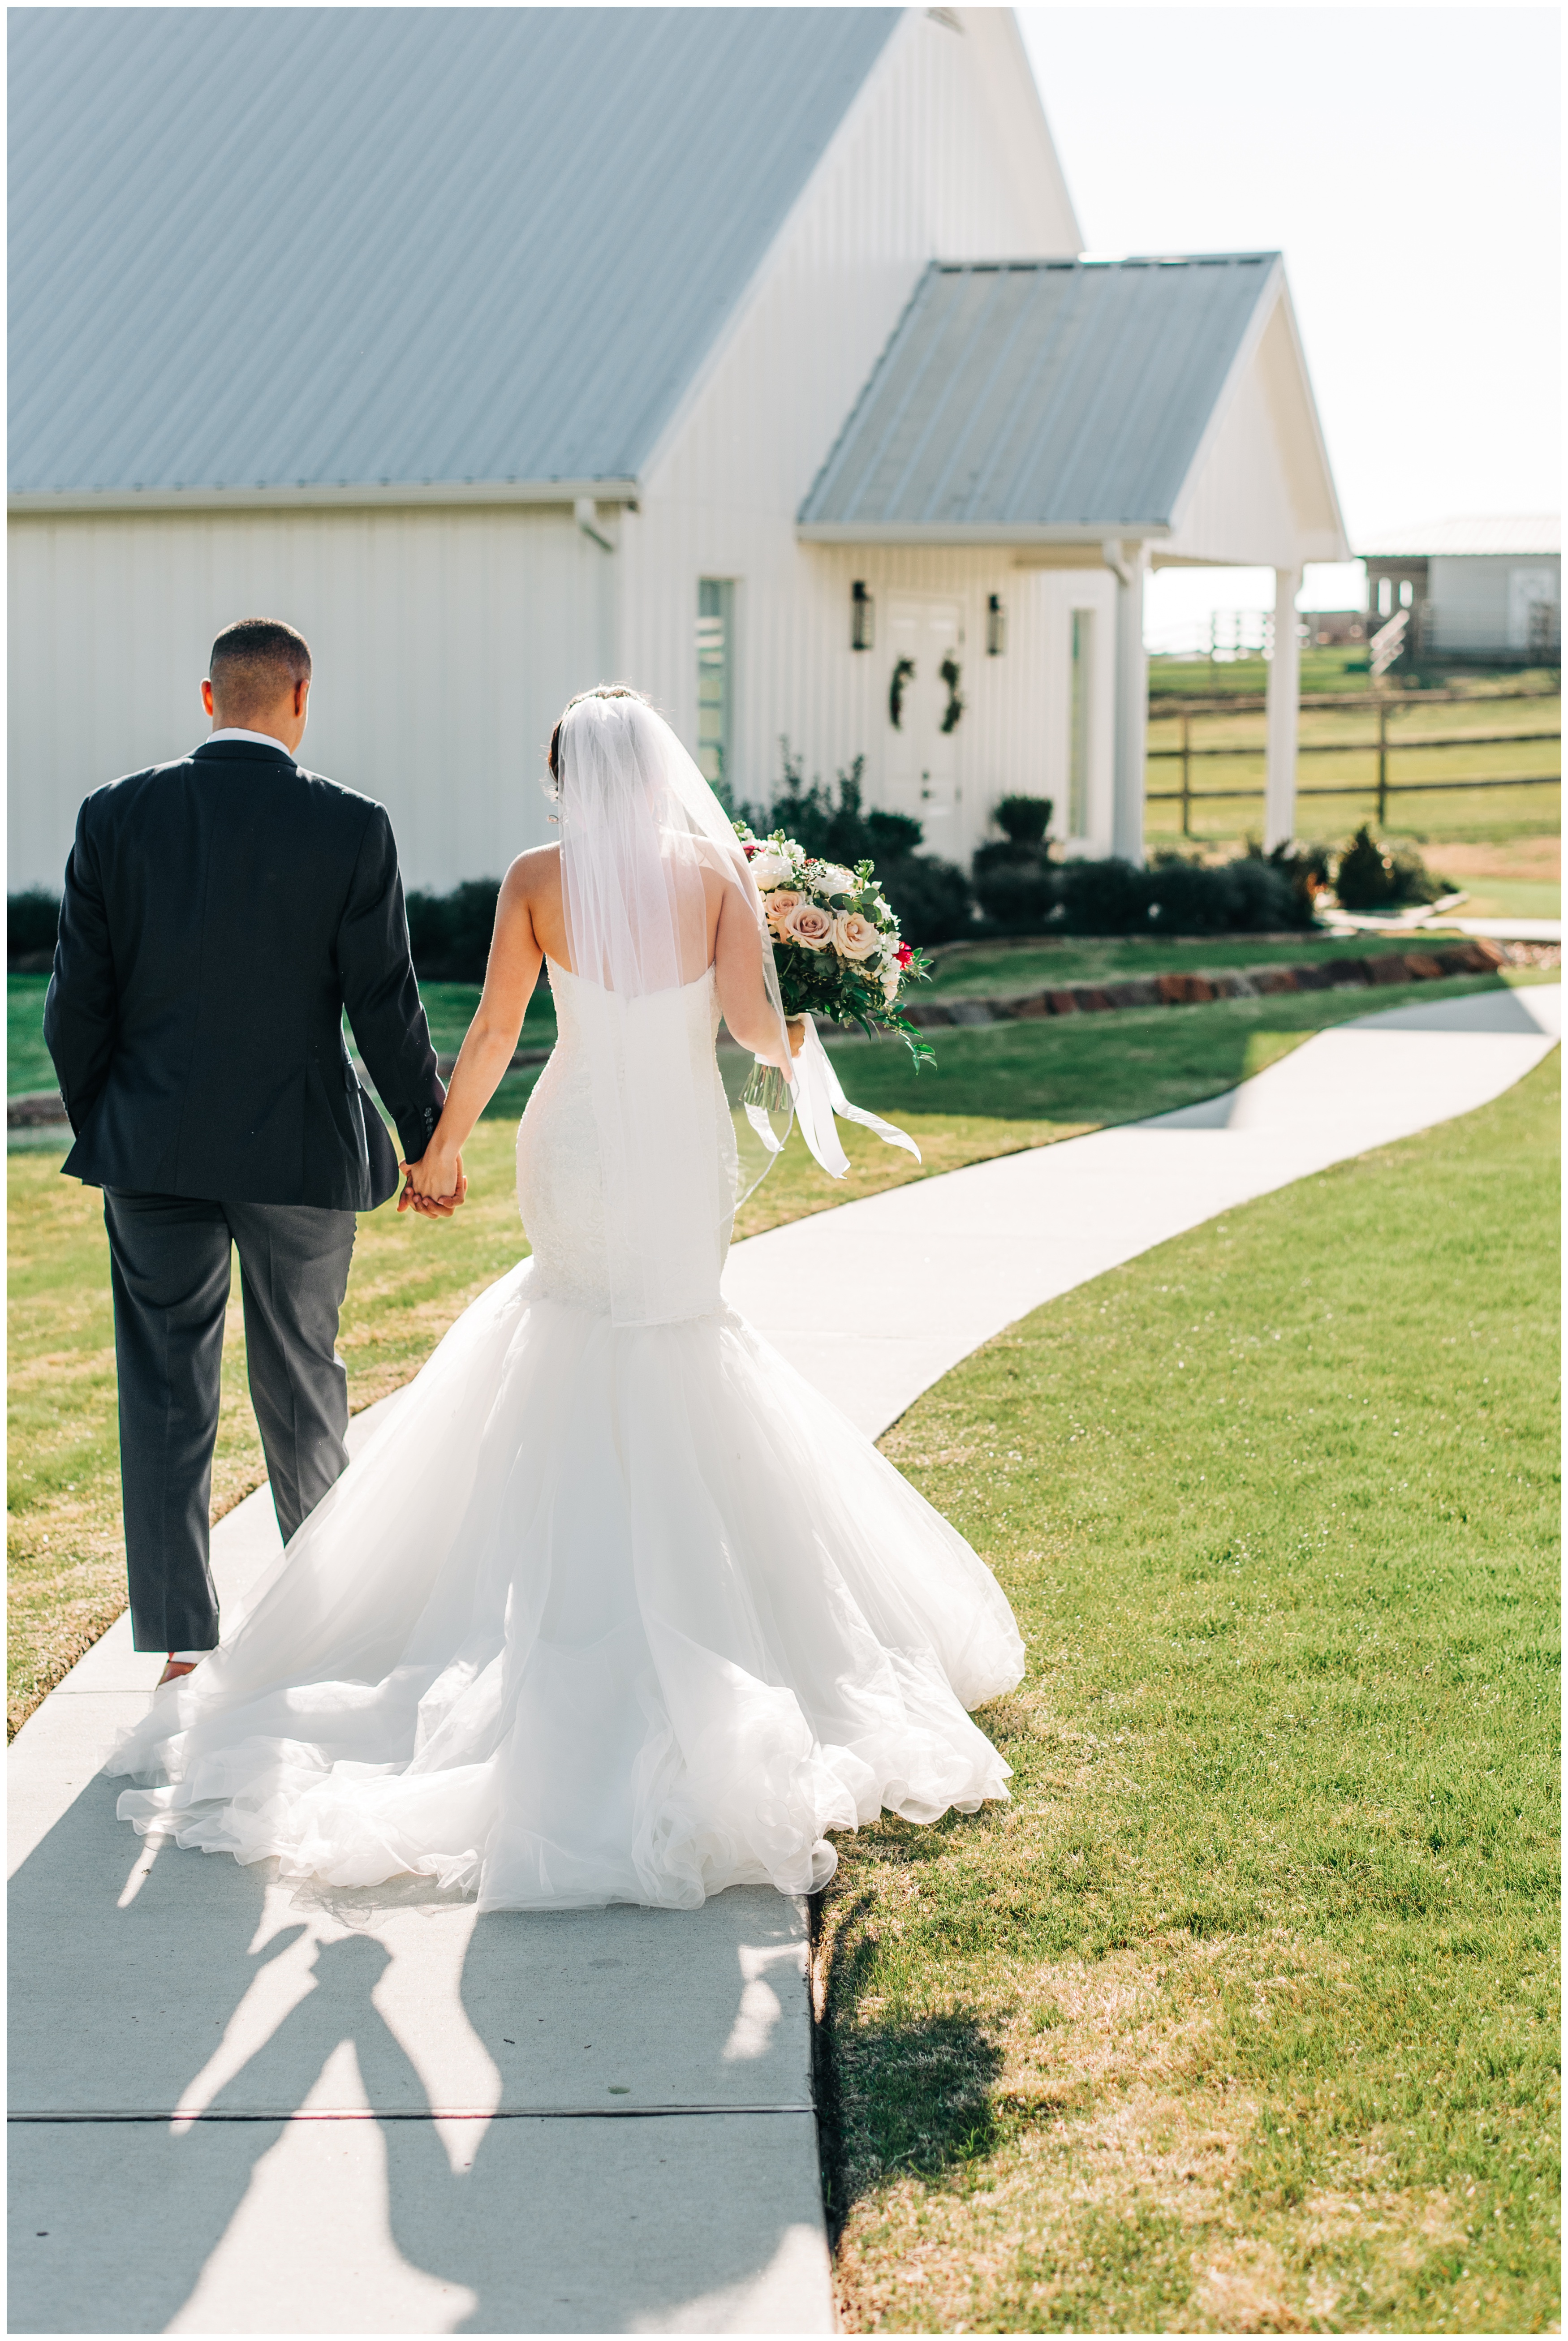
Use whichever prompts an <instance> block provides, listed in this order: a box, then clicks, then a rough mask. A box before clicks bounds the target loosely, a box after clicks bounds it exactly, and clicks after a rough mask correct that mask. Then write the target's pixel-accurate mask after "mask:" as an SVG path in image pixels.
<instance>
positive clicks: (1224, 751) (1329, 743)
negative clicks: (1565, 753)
mask: <svg viewBox="0 0 1568 2341" xmlns="http://www.w3.org/2000/svg"><path fill="white" fill-rule="evenodd" d="M1523 700H1529V701H1531V702H1534V703H1537V704H1549V703H1551V702H1549V701H1548V700H1547V697H1546V694H1545V693H1544V692H1536V691H1496V692H1487V693H1486V694H1485V696H1484V698H1479V697H1477V696H1476V695H1475V694H1474V693H1473V692H1464V691H1423V692H1421V694H1420V696H1419V697H1415V696H1412V697H1410V698H1408V699H1406V698H1404V697H1399V698H1393V697H1383V695H1381V694H1379V695H1377V696H1375V697H1373V696H1369V695H1368V694H1367V693H1366V692H1356V693H1354V694H1353V695H1348V696H1335V695H1332V694H1324V695H1323V696H1315V695H1314V696H1313V697H1312V698H1310V699H1303V701H1302V703H1301V704H1302V712H1303V714H1306V713H1315V712H1317V711H1318V710H1319V709H1326V708H1335V707H1338V708H1353V709H1355V710H1356V711H1358V712H1360V713H1362V714H1364V715H1366V716H1367V717H1368V718H1369V719H1370V720H1371V722H1372V723H1373V732H1372V735H1371V736H1370V737H1369V738H1367V739H1365V740H1323V741H1315V740H1303V741H1301V742H1299V743H1298V745H1297V748H1296V756H1297V760H1298V770H1299V764H1300V759H1301V758H1303V757H1305V756H1364V755H1366V754H1368V753H1369V752H1375V754H1376V757H1377V777H1376V780H1375V781H1374V782H1368V781H1366V780H1364V779H1363V780H1356V781H1346V782H1343V783H1337V782H1328V783H1327V784H1326V785H1319V786H1316V787H1311V786H1302V785H1301V784H1299V783H1298V785H1297V788H1296V795H1297V797H1298V799H1299V798H1302V797H1350V796H1362V795H1364V794H1365V793H1366V792H1367V791H1368V789H1369V788H1371V789H1373V790H1374V791H1375V793H1376V797H1377V821H1378V826H1379V827H1380V828H1382V827H1383V826H1384V825H1385V823H1386V822H1387V818H1388V801H1389V799H1390V798H1391V797H1398V796H1430V795H1431V794H1432V793H1433V792H1434V791H1438V790H1444V789H1545V788H1560V787H1561V786H1562V782H1563V772H1562V757H1561V754H1559V757H1558V760H1557V761H1558V769H1557V771H1556V772H1515V773H1507V772H1504V773H1486V774H1484V775H1481V776H1477V777H1474V778H1472V779H1463V778H1461V779H1451V780H1441V781H1433V780H1421V781H1397V780H1391V779H1390V778H1389V772H1388V762H1389V758H1390V757H1391V756H1395V755H1402V754H1403V753H1404V752H1405V751H1406V750H1408V749H1413V748H1421V749H1428V750H1430V749H1433V748H1453V749H1460V748H1501V747H1513V746H1515V745H1519V746H1523V745H1525V744H1526V743H1534V742H1540V741H1543V740H1555V741H1557V742H1559V744H1561V742H1562V738H1563V720H1562V716H1561V714H1559V716H1558V720H1557V722H1555V724H1553V728H1552V729H1551V731H1550V732H1423V733H1422V734H1419V735H1416V736H1412V735H1410V734H1408V733H1405V732H1396V733H1395V735H1394V736H1393V738H1392V739H1391V738H1390V737H1389V728H1388V720H1389V717H1390V715H1391V714H1393V715H1403V714H1408V713H1415V712H1419V711H1420V710H1421V709H1422V708H1423V707H1431V706H1434V705H1437V706H1442V705H1455V704H1457V703H1459V702H1463V703H1464V704H1465V705H1466V706H1469V707H1473V708H1476V709H1477V710H1483V709H1485V708H1490V707H1498V706H1502V705H1504V704H1507V703H1510V702H1519V701H1523ZM1266 703H1267V702H1265V701H1263V700H1262V699H1243V698H1236V699H1184V700H1182V701H1180V702H1178V703H1177V704H1175V705H1174V706H1173V705H1170V704H1169V703H1167V704H1166V705H1164V706H1162V705H1161V703H1160V702H1159V700H1158V699H1155V700H1153V701H1151V702H1150V707H1149V720H1150V722H1161V721H1165V722H1169V721H1170V719H1171V717H1172V716H1176V717H1178V718H1179V720H1180V722H1181V726H1182V736H1181V743H1180V745H1179V746H1177V747H1174V748H1151V749H1150V750H1149V752H1148V761H1149V762H1150V763H1155V762H1178V763H1180V765H1181V768H1182V780H1181V786H1180V787H1179V788H1174V789H1150V790H1148V791H1147V792H1146V794H1145V802H1147V803H1149V804H1179V805H1180V806H1181V808H1182V835H1183V837H1190V836H1191V835H1192V833H1193V831H1192V818H1193V802H1194V801H1196V802H1198V803H1199V804H1209V803H1224V802H1236V801H1237V800H1239V799H1243V798H1247V797H1255V798H1259V799H1261V798H1262V797H1263V788H1264V784H1263V782H1262V781H1256V782H1250V783H1249V784H1248V785H1247V786H1246V787H1245V788H1239V789H1211V788H1202V789H1194V788H1193V764H1194V763H1206V762H1209V760H1210V759H1211V758H1213V757H1217V756H1251V757H1253V758H1257V757H1259V756H1262V755H1263V753H1264V751H1263V748H1262V747H1261V746H1260V745H1258V744H1257V743H1256V742H1253V743H1252V744H1250V745H1247V746H1240V747H1237V746H1232V745H1230V744H1229V743H1228V742H1215V743H1214V744H1213V745H1212V746H1211V745H1204V744H1202V743H1200V744H1199V745H1198V746H1196V747H1194V746H1193V719H1194V718H1195V717H1203V716H1215V715H1253V714H1261V713H1262V712H1263V709H1264V707H1265V705H1266Z"/></svg>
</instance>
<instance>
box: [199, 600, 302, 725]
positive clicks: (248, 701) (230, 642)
mask: <svg viewBox="0 0 1568 2341" xmlns="http://www.w3.org/2000/svg"><path fill="white" fill-rule="evenodd" d="M207 680H208V681H209V682H210V683H211V684H212V686H213V697H214V698H215V699H219V700H222V702H223V704H224V708H225V712H226V713H228V714H231V715H232V714H235V713H236V712H244V710H245V709H246V708H247V707H271V706H274V705H275V703H276V702H277V701H278V700H279V699H281V698H282V696H283V694H284V692H285V691H288V692H292V691H293V689H294V687H295V683H297V682H309V680H310V644H309V643H307V642H306V641H305V636H304V635H303V634H302V633H300V632H299V631H298V629H297V628H296V627H294V626H287V625H285V623H284V622H283V620H282V619H281V618H236V619H235V623H234V624H233V625H232V626H225V628H224V630H223V632H222V633H221V634H220V635H219V636H218V638H217V640H216V642H215V643H214V644H213V655H212V661H211V663H210V665H209V666H208V668H207Z"/></svg>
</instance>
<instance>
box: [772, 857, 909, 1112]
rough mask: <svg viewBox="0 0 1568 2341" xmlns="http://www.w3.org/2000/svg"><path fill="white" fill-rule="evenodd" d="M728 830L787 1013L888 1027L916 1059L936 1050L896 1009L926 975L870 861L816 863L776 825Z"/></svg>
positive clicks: (864, 1026) (871, 1028) (870, 1031)
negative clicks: (744, 865)
mask: <svg viewBox="0 0 1568 2341" xmlns="http://www.w3.org/2000/svg"><path fill="white" fill-rule="evenodd" d="M735 835H736V836H737V837H738V838H739V839H740V842H741V848H742V851H743V852H744V854H745V857H746V861H747V862H748V864H749V865H750V869H751V873H752V876H753V877H754V879H755V881H756V884H757V891H758V892H759V893H760V894H761V896H762V898H763V909H764V911H765V912H766V914H767V922H768V926H769V929H770V931H772V934H773V939H774V961H775V963H776V965H777V967H778V973H779V990H780V991H781V993H782V994H783V997H784V1013H785V1015H786V1016H826V1017H831V1018H832V1020H833V1021H834V1023H835V1024H858V1025H859V1026H860V1027H861V1029H862V1031H864V1032H865V1033H866V1034H867V1035H873V1034H874V1033H875V1032H877V1031H884V1032H896V1033H898V1034H899V1035H900V1036H901V1037H902V1038H903V1039H904V1041H907V1042H908V1044H909V1049H910V1053H911V1054H912V1055H913V1057H914V1061H915V1063H916V1065H917V1066H918V1065H934V1063H935V1062H936V1052H935V1051H934V1049H933V1048H932V1046H931V1044H930V1042H929V1041H927V1040H926V1039H925V1038H924V1034H923V1033H922V1032H921V1031H919V1029H918V1028H917V1027H916V1026H915V1025H914V1024H912V1023H911V1022H910V1021H909V1019H908V1018H907V1017H906V1016H904V1015H903V1014H901V1012H900V1010H899V1001H901V999H902V998H903V997H904V992H905V991H906V990H907V989H908V987H909V986H910V984H912V983H921V982H927V981H929V980H930V975H929V970H928V968H927V966H926V962H925V958H924V953H923V952H921V951H916V950H914V948H913V947H912V946H911V945H910V944H908V943H906V942H905V941H904V938H903V936H902V935H901V934H900V932H899V928H898V921H897V919H896V918H895V917H894V911H893V908H892V905H891V904H890V903H889V902H888V900H887V897H886V896H885V895H884V892H883V891H882V889H881V887H880V886H879V885H878V884H877V882H876V877H875V871H874V863H872V862H856V864H855V866H854V869H853V870H847V869H845V868H844V864H843V863H842V862H819V861H818V860H816V858H815V857H814V855H812V854H809V853H807V852H806V851H805V850H804V847H803V846H801V845H798V844H796V842H795V841H794V838H793V837H786V836H785V835H784V832H783V830H782V829H777V830H774V833H773V835H772V836H771V837H757V836H755V835H754V833H753V832H752V831H751V830H750V829H748V828H747V826H746V824H745V822H744V821H737V822H736V823H735Z"/></svg>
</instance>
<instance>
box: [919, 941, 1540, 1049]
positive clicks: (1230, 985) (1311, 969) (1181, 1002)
mask: <svg viewBox="0 0 1568 2341" xmlns="http://www.w3.org/2000/svg"><path fill="white" fill-rule="evenodd" d="M1507 956H1508V955H1507V953H1506V952H1505V951H1503V949H1502V947H1501V945H1499V944H1497V943H1494V942H1488V941H1483V939H1482V938H1480V937H1479V936H1472V937H1470V938H1469V939H1468V940H1466V941H1464V942H1462V943H1444V944H1443V945H1442V946H1441V947H1439V948H1435V949H1433V950H1431V951H1378V952H1376V953H1375V954H1373V956H1371V957H1369V958H1366V959H1317V960H1297V961H1292V962H1289V963H1282V962H1280V961H1274V962H1273V963H1272V964H1270V965H1267V966H1263V967H1233V968H1214V969H1211V970H1209V971H1206V972H1205V973H1203V974H1191V975H1189V974H1186V973H1183V972H1176V971H1173V972H1172V973H1170V974H1168V975H1141V976H1133V977H1129V978H1127V979H1125V980H1124V981H1119V982H1116V983H1066V984H1061V985H1058V986H1054V987H1052V988H1050V989H1047V990H1046V991H1026V992H1016V993H1012V994H1009V995H1006V996H1004V997H1001V998H996V999H988V1000H919V1001H912V1002H911V1003H910V1005H909V1007H908V1008H907V1009H906V1010H905V1011H904V1012H905V1014H906V1015H907V1016H908V1018H909V1021H910V1022H911V1023H912V1024H917V1025H919V1026H920V1027H921V1029H922V1030H923V1031H925V1030H930V1029H932V1028H933V1027H935V1026H937V1025H943V1024H996V1023H1002V1022H1005V1021H1009V1020H1011V1019H1014V1018H1017V1017H1029V1016H1083V1015H1103V1014H1104V1013H1105V1012H1106V1011H1109V1010H1114V1009H1118V1008H1185V1007H1192V1006H1195V1005H1196V1004H1198V1003H1199V1002H1201V1001H1207V1000H1263V999H1267V998H1268V997H1269V995H1270V994H1271V993H1273V992H1280V991H1344V990H1347V989H1351V988H1353V987H1355V986H1358V985H1366V986H1371V985H1374V984H1383V983H1426V982H1432V981H1434V980H1435V979H1436V978H1438V977H1439V976H1444V975H1488V974H1490V973H1491V971H1493V968H1498V967H1502V966H1503V965H1504V964H1505V962H1506V960H1507Z"/></svg>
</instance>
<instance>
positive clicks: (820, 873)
mask: <svg viewBox="0 0 1568 2341" xmlns="http://www.w3.org/2000/svg"><path fill="white" fill-rule="evenodd" d="M813 883H814V885H815V887H816V890H817V892H818V893H819V894H853V893H854V871H853V870H846V869H845V868H844V864H843V862H818V864H817V867H816V872H815V875H814V880H813Z"/></svg>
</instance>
